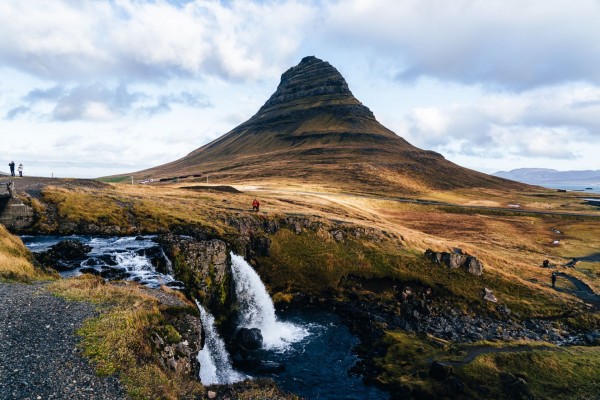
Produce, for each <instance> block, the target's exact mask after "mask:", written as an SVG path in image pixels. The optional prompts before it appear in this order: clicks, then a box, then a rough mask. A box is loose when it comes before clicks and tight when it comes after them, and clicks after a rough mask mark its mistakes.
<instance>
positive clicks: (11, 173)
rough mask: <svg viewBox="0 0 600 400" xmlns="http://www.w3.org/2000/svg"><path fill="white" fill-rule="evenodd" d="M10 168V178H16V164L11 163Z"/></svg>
mask: <svg viewBox="0 0 600 400" xmlns="http://www.w3.org/2000/svg"><path fill="white" fill-rule="evenodd" d="M8 166H9V167H10V176H15V162H14V161H11V162H9V163H8Z"/></svg>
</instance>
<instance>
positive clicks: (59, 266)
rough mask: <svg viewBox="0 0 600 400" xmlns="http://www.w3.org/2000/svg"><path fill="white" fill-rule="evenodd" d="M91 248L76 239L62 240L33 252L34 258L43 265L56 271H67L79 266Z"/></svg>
mask: <svg viewBox="0 0 600 400" xmlns="http://www.w3.org/2000/svg"><path fill="white" fill-rule="evenodd" d="M91 250H92V248H91V247H90V246H88V245H86V244H83V243H81V242H80V241H78V240H71V239H68V240H62V241H60V242H58V243H57V244H55V245H54V246H52V247H50V249H48V250H46V251H43V252H40V253H34V255H35V258H36V260H37V261H38V262H39V263H40V264H41V265H43V266H48V267H52V268H54V269H56V270H57V271H68V270H71V269H75V268H77V267H79V266H80V264H81V261H83V260H84V259H85V257H86V255H87V254H88V253H89V252H90V251H91Z"/></svg>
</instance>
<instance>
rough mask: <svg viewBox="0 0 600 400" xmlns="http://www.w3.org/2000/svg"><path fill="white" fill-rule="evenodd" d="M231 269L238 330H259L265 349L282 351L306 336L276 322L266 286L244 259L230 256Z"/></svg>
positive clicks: (303, 330)
mask: <svg viewBox="0 0 600 400" xmlns="http://www.w3.org/2000/svg"><path fill="white" fill-rule="evenodd" d="M231 267H232V271H233V280H234V282H235V288H236V295H237V299H238V303H239V307H240V317H239V318H240V323H239V325H240V326H241V327H246V328H258V329H260V330H261V333H262V336H263V345H264V347H265V348H266V349H285V348H286V347H288V346H289V344H290V343H294V342H297V341H299V340H302V339H303V338H304V337H306V336H307V335H308V331H307V330H306V329H304V328H302V327H299V326H297V325H294V324H292V323H289V322H281V321H277V317H276V316H275V307H274V306H273V302H272V301H271V297H270V296H269V294H268V293H267V289H266V288H265V285H264V284H263V283H262V281H261V280H260V277H259V276H258V274H257V273H256V272H255V271H254V269H253V268H252V267H251V266H250V265H249V264H248V263H247V262H246V260H244V258H243V257H241V256H238V255H236V254H233V253H231Z"/></svg>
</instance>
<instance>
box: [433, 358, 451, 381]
mask: <svg viewBox="0 0 600 400" xmlns="http://www.w3.org/2000/svg"><path fill="white" fill-rule="evenodd" d="M451 374H452V366H451V365H448V364H442V363H441V362H439V361H434V362H432V363H431V367H430V368H429V376H430V377H432V378H433V379H435V380H436V381H443V380H444V379H446V378H448V377H449V376H450V375H451Z"/></svg>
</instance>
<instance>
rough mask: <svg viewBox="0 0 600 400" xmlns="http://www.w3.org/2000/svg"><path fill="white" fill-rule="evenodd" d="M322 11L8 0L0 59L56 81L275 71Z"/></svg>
mask: <svg viewBox="0 0 600 400" xmlns="http://www.w3.org/2000/svg"><path fill="white" fill-rule="evenodd" d="M316 13H317V10H316V8H314V7H313V6H312V5H311V4H310V3H305V2H301V1H283V2H282V1H267V2H257V3H253V2H247V1H232V2H225V3H222V2H220V1H217V0H197V1H190V2H166V1H161V0H158V1H147V2H145V1H134V0H115V1H94V2H75V1H69V0H53V1H49V2H24V1H19V0H12V1H11V0H7V1H3V2H1V3H0V26H2V35H1V36H0V65H4V66H8V67H11V68H15V69H17V70H20V71H26V72H27V73H29V74H31V75H33V76H37V77H42V78H45V79H49V80H53V81H56V82H69V81H71V80H73V79H75V80H82V79H83V80H98V79H109V80H110V79H119V80H127V81H156V80H164V79H168V78H171V77H174V76H175V77H193V76H201V75H214V76H219V77H223V78H227V79H238V80H246V79H257V78H262V77H265V76H271V75H273V74H279V72H280V70H281V69H282V68H283V66H284V65H285V64H287V63H288V59H289V57H291V56H292V55H293V54H294V52H295V50H296V49H297V48H298V47H299V45H300V43H301V41H302V37H303V35H302V30H303V29H304V28H305V26H306V24H307V23H309V21H312V20H313V19H314V17H315V15H316ZM273 32H277V34H275V35H274V34H273Z"/></svg>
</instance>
